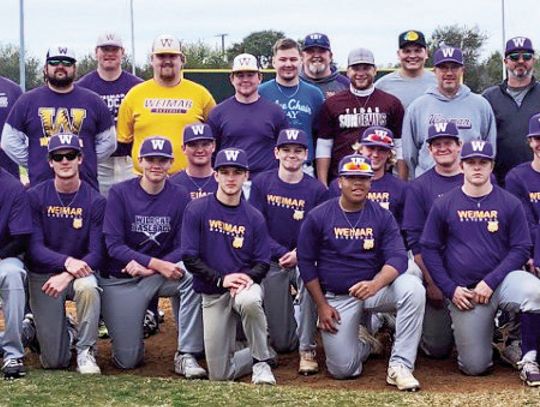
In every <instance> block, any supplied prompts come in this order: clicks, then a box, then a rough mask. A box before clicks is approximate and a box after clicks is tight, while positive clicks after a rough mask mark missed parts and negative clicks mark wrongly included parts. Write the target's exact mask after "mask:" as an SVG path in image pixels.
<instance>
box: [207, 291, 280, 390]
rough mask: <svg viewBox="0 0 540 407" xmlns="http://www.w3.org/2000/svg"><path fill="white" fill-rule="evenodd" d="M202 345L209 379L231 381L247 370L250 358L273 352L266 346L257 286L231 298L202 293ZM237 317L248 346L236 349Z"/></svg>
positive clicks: (264, 325) (271, 356)
mask: <svg viewBox="0 0 540 407" xmlns="http://www.w3.org/2000/svg"><path fill="white" fill-rule="evenodd" d="M202 304H203V323H204V348H205V351H206V364H207V366H208V377H209V379H210V380H234V379H237V378H239V377H242V376H245V375H246V374H249V373H250V372H251V366H252V363H253V359H256V360H259V361H266V360H268V359H271V358H273V357H274V356H275V355H274V353H273V352H272V351H270V349H269V346H268V332H267V331H268V329H267V323H266V316H265V315H264V310H263V293H262V289H261V286H260V285H258V284H253V285H252V286H251V287H249V288H248V289H244V290H242V291H241V292H240V293H239V294H237V295H236V296H235V297H231V295H230V294H229V292H226V293H224V294H213V295H209V294H203V295H202ZM238 318H240V320H241V322H242V326H243V328H244V332H245V334H246V337H247V341H248V348H244V349H242V350H240V351H236V352H235V350H236V324H237V321H238Z"/></svg>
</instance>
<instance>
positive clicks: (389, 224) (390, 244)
mask: <svg viewBox="0 0 540 407" xmlns="http://www.w3.org/2000/svg"><path fill="white" fill-rule="evenodd" d="M384 214H385V225H384V230H383V232H382V238H383V239H382V243H381V250H382V252H383V257H384V264H385V265H388V266H392V267H394V268H395V269H396V270H397V271H398V273H399V274H403V273H404V272H405V271H407V265H408V259H407V252H406V251H405V246H404V245H403V239H402V238H401V234H400V232H399V227H398V225H397V222H396V220H395V219H394V216H393V215H392V214H391V213H390V212H385V213H384Z"/></svg>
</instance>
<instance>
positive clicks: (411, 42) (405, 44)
mask: <svg viewBox="0 0 540 407" xmlns="http://www.w3.org/2000/svg"><path fill="white" fill-rule="evenodd" d="M407 45H419V46H421V47H422V48H427V44H426V43H424V42H421V41H404V42H403V43H402V44H401V45H400V46H399V49H401V48H405V47H406V46H407Z"/></svg>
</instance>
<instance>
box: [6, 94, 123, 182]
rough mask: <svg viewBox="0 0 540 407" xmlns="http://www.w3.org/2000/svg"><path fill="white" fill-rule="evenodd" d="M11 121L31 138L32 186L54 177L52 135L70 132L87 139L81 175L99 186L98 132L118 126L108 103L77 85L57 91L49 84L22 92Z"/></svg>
mask: <svg viewBox="0 0 540 407" xmlns="http://www.w3.org/2000/svg"><path fill="white" fill-rule="evenodd" d="M6 123H7V124H9V125H10V126H11V127H12V128H13V129H15V130H16V131H19V132H21V133H23V134H24V135H25V136H26V137H27V138H28V154H29V155H28V176H29V178H30V184H31V185H37V184H38V183H39V182H41V181H44V180H46V179H50V178H53V177H54V173H53V171H52V169H51V168H50V167H49V163H48V162H47V146H48V144H49V137H51V136H53V135H55V134H57V133H60V132H70V133H73V134H76V135H78V136H79V137H80V138H81V139H82V142H83V154H84V160H83V163H82V166H81V178H82V179H83V180H84V181H86V182H88V183H89V184H90V185H92V186H93V187H94V188H96V189H98V181H97V157H96V148H95V139H96V135H97V134H99V133H102V132H105V131H107V130H109V129H111V128H114V123H113V119H112V116H111V114H110V113H109V110H108V109H107V106H105V103H103V101H102V100H101V98H100V97H99V96H98V95H96V94H95V93H94V92H92V91H90V90H88V89H84V88H81V87H79V86H78V85H75V87H74V89H73V90H72V91H71V92H69V93H56V92H53V91H52V90H50V89H49V88H48V87H47V86H42V87H40V88H37V89H33V90H31V91H29V92H27V93H25V94H24V95H22V96H21V97H20V98H19V99H18V100H17V102H16V103H15V106H13V109H12V110H11V113H10V114H9V116H8V119H7V122H6Z"/></svg>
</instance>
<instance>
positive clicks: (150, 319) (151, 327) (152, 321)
mask: <svg viewBox="0 0 540 407" xmlns="http://www.w3.org/2000/svg"><path fill="white" fill-rule="evenodd" d="M143 332H144V337H145V338H148V337H149V336H152V335H155V334H157V333H158V332H159V325H158V321H157V319H156V315H155V314H154V313H153V312H152V311H150V310H149V309H147V310H146V313H145V314H144V322H143Z"/></svg>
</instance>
